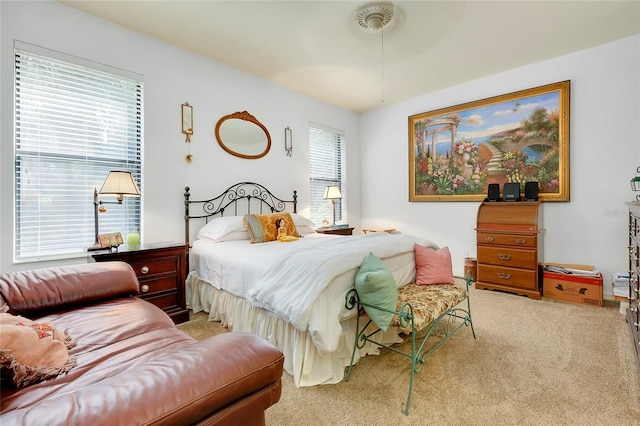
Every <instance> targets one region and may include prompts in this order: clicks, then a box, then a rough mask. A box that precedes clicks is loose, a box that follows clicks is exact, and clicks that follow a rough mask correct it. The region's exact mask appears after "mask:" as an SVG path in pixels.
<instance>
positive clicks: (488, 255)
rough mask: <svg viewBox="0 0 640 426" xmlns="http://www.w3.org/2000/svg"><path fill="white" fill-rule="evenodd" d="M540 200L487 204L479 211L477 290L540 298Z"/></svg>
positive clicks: (477, 228) (541, 229) (483, 204)
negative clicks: (500, 291)
mask: <svg viewBox="0 0 640 426" xmlns="http://www.w3.org/2000/svg"><path fill="white" fill-rule="evenodd" d="M542 231H543V228H542V215H541V213H540V202H539V201H515V202H484V203H482V204H481V205H480V207H479V208H478V218H477V227H476V232H477V234H476V235H477V257H478V277H477V280H476V284H475V286H476V288H478V289H489V290H502V291H507V292H511V293H517V294H520V295H524V296H529V297H530V298H532V299H540V296H541V291H540V282H541V279H540V277H541V272H540V263H542V257H543V256H542Z"/></svg>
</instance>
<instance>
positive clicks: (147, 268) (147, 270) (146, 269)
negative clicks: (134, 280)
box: [140, 266, 149, 274]
mask: <svg viewBox="0 0 640 426" xmlns="http://www.w3.org/2000/svg"><path fill="white" fill-rule="evenodd" d="M140 272H142V273H143V274H146V273H148V272H149V267H148V266H143V267H142V268H140Z"/></svg>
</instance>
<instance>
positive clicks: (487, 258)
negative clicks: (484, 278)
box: [478, 246, 538, 269]
mask: <svg viewBox="0 0 640 426" xmlns="http://www.w3.org/2000/svg"><path fill="white" fill-rule="evenodd" d="M478 262H479V263H486V264H489V265H502V266H509V267H511V268H526V269H535V268H536V266H537V264H538V256H537V253H536V251H535V250H518V249H514V248H511V247H508V248H507V247H487V246H478Z"/></svg>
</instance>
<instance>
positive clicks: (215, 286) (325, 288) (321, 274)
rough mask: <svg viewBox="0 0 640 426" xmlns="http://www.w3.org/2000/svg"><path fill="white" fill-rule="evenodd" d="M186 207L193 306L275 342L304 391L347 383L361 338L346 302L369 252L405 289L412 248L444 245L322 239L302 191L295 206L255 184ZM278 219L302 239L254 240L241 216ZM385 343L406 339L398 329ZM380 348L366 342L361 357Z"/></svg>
mask: <svg viewBox="0 0 640 426" xmlns="http://www.w3.org/2000/svg"><path fill="white" fill-rule="evenodd" d="M184 203H185V216H184V219H185V238H186V239H187V242H188V243H190V249H189V275H188V277H187V282H186V291H187V304H188V306H189V308H190V309H191V310H192V311H193V312H200V311H204V312H207V313H208V315H209V320H211V321H220V322H221V323H222V325H224V326H227V327H228V328H229V329H230V330H231V331H244V332H250V333H253V334H256V335H258V336H261V337H263V338H265V339H267V340H268V341H270V342H271V343H273V344H274V345H276V346H277V347H278V348H279V349H280V350H281V351H282V352H283V353H284V355H285V365H284V369H285V371H286V372H287V373H289V374H291V375H292V376H293V380H294V383H295V385H296V386H298V387H302V386H315V385H319V384H331V383H337V382H339V381H341V380H343V378H344V370H345V367H346V366H348V365H349V364H350V359H351V355H352V354H351V351H352V344H353V341H354V338H355V334H356V318H355V314H354V313H353V311H350V310H349V309H347V308H346V307H345V302H344V301H345V295H346V294H347V292H348V291H349V290H350V289H352V288H353V286H354V279H355V275H356V272H357V270H358V267H359V266H360V264H361V262H362V260H363V259H364V257H365V256H366V255H367V254H368V253H370V252H371V253H373V254H375V255H376V256H377V257H379V258H380V259H381V260H382V261H383V262H384V263H385V265H386V266H387V267H388V268H389V270H390V271H391V272H392V274H393V276H394V279H395V281H396V285H397V286H398V287H401V286H403V285H406V284H408V283H410V282H412V281H414V279H415V257H414V244H415V243H418V244H421V245H423V246H427V247H433V248H437V246H436V245H435V244H433V243H431V242H430V241H427V240H424V239H422V238H417V237H414V236H408V235H403V234H393V235H391V234H387V233H369V234H364V235H354V236H346V237H345V236H336V235H326V234H320V233H316V232H315V231H314V229H313V223H312V222H311V221H309V220H308V219H306V218H304V217H303V216H301V215H299V214H297V194H296V192H295V191H294V193H293V197H292V199H291V200H283V199H280V198H278V197H275V196H274V195H273V194H272V193H271V192H270V191H269V190H267V189H266V188H265V187H264V186H262V185H260V184H257V183H253V182H241V183H238V184H235V185H233V186H231V187H230V188H228V189H227V190H225V191H223V192H222V193H221V194H220V195H218V196H216V197H215V198H211V199H207V200H202V201H193V200H191V194H190V190H189V188H185V194H184ZM279 214H286V215H288V216H286V217H287V218H290V220H291V221H292V222H293V224H294V225H295V232H296V234H297V235H298V236H299V238H298V239H295V240H294V241H287V242H281V241H278V240H274V241H267V242H261V243H254V242H252V241H251V238H252V237H254V235H249V232H247V229H246V227H245V222H244V220H243V219H244V216H245V215H250V216H251V215H254V216H255V215H262V216H260V217H262V218H264V217H269V218H270V219H271V220H272V221H273V218H272V217H271V216H269V215H274V216H273V217H279ZM287 220H289V219H287ZM196 221H197V225H196ZM190 225H193V227H191V226H190ZM192 228H193V229H192ZM249 229H250V230H251V227H250V228H249ZM192 231H193V232H195V238H193V237H192V235H191V233H192ZM383 339H384V341H385V342H388V343H393V342H399V341H400V338H399V337H398V331H397V330H396V329H394V328H393V327H391V328H389V329H388V330H387V332H386V333H384V337H383ZM378 350H379V349H378V347H377V346H376V345H373V344H371V345H365V346H364V347H363V348H362V349H360V350H359V351H358V353H357V354H356V359H358V358H360V357H362V356H364V355H367V354H377V353H378Z"/></svg>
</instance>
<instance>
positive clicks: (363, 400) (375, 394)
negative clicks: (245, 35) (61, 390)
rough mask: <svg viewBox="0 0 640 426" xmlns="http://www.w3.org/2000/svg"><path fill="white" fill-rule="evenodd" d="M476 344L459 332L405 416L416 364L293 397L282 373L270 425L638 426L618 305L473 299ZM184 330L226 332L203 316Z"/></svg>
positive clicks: (363, 368) (370, 366)
mask: <svg viewBox="0 0 640 426" xmlns="http://www.w3.org/2000/svg"><path fill="white" fill-rule="evenodd" d="M471 301H472V306H471V309H472V315H473V322H474V326H475V330H476V335H477V339H476V340H474V339H473V337H472V335H471V330H470V329H469V328H463V329H462V330H460V331H459V332H458V333H457V334H456V335H455V336H454V337H453V338H452V339H451V340H449V341H448V342H447V343H445V344H444V345H443V346H442V347H441V348H440V349H438V350H437V351H436V352H435V354H434V355H433V356H432V357H431V358H429V359H428V360H427V362H426V364H425V366H424V368H423V370H422V371H421V372H420V373H418V374H417V375H416V381H415V385H414V391H413V397H412V403H411V409H410V413H409V415H408V416H405V415H404V414H403V409H404V404H405V401H406V396H407V390H408V384H409V372H408V367H409V365H410V360H409V359H407V358H405V357H401V356H398V355H396V354H393V353H391V352H389V351H382V352H381V354H380V355H379V356H368V357H365V358H364V359H362V360H361V361H360V362H359V363H358V364H357V365H356V366H355V367H354V370H353V372H352V374H351V379H350V380H349V382H341V383H338V384H335V385H322V386H315V387H311V388H296V387H295V386H294V385H293V380H292V379H291V377H290V376H289V375H288V374H286V373H284V375H283V377H282V383H283V389H282V397H281V399H280V402H278V403H277V404H275V405H274V406H272V407H270V408H269V409H268V410H267V411H266V419H267V424H269V425H300V424H310V425H372V424H395V425H409V424H411V425H417V424H419V425H461V424H465V425H620V426H622V425H640V375H639V374H638V370H637V367H636V363H635V359H634V354H633V352H632V343H631V338H630V335H629V329H628V325H627V323H626V321H625V319H624V315H622V314H620V313H619V309H618V305H617V304H613V303H608V304H607V306H605V307H603V308H599V307H593V306H584V305H574V304H570V303H564V302H558V301H553V300H548V299H543V300H531V299H528V298H526V297H521V296H517V295H513V294H507V293H500V292H495V291H487V290H475V289H472V290H471ZM191 318H192V319H191V321H189V322H187V323H184V324H181V325H179V328H180V329H182V330H184V331H185V332H187V333H189V334H190V335H192V336H194V337H195V338H197V339H203V338H206V337H208V336H211V335H214V334H218V333H221V332H226V331H227V330H226V329H225V328H223V327H221V326H220V325H219V323H214V322H207V320H206V314H204V313H200V314H195V315H194V314H192V317H191Z"/></svg>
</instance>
